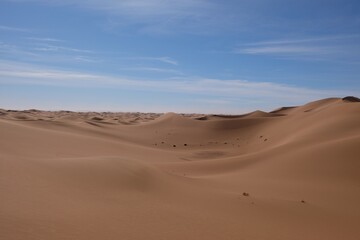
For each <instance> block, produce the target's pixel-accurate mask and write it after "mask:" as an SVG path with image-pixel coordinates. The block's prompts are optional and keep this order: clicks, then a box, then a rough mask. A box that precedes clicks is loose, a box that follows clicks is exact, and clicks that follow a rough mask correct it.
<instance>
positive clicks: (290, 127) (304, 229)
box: [0, 97, 360, 240]
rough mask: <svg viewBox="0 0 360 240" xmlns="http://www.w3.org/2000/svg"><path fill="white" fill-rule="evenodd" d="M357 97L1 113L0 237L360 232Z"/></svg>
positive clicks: (352, 235)
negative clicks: (238, 108)
mask: <svg viewBox="0 0 360 240" xmlns="http://www.w3.org/2000/svg"><path fill="white" fill-rule="evenodd" d="M359 123H360V102H359V99H358V98H356V97H345V98H342V99H341V98H329V99H322V100H319V101H314V102H311V103H308V104H305V105H303V106H296V107H283V108H279V109H276V110H274V111H271V112H263V111H254V112H251V113H248V114H243V115H235V116H231V115H230V116H229V115H204V114H176V113H166V114H155V113H110V112H103V113H96V112H87V113H84V112H82V113H80V112H79V113H78V112H71V111H58V112H49V111H41V110H36V109H31V110H26V111H14V110H4V109H0V129H1V134H0V166H1V167H0V191H1V197H0V239H7V240H15V239H30V240H31V239H47V240H53V239H54V240H56V239H59V240H60V239H61V240H63V239H69V240H71V239H74V240H82V239H84V240H85V239H86V240H92V239H94V240H98V239H139V240H140V239H150V240H151V239H156V240H157V239H209V240H211V239H216V240H218V239H253V240H255V239H277V240H278V239H284V240H287V239H314V240H319V239H326V240H331V239H333V240H335V239H336V240H337V239H348V240H357V239H359V236H360V230H359V228H358V224H359V222H360V207H359V202H360V191H359V183H360V172H359V170H360V161H359V156H360V148H359V146H360V124H359Z"/></svg>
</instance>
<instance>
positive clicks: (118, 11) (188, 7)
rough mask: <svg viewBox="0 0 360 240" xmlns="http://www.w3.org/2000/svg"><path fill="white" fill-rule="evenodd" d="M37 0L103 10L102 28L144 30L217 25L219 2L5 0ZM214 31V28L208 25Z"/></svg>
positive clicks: (182, 29)
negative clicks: (103, 26) (216, 3)
mask: <svg viewBox="0 0 360 240" xmlns="http://www.w3.org/2000/svg"><path fill="white" fill-rule="evenodd" d="M7 1H13V2H38V3H42V4H47V5H53V6H63V5H71V6H72V7H73V6H75V7H78V8H83V9H88V10H92V11H98V12H103V13H105V14H106V15H107V18H108V20H109V23H108V24H106V26H105V28H106V29H109V30H110V29H119V28H120V29H121V28H127V29H128V28H129V27H130V26H134V28H132V30H133V31H138V32H146V33H170V32H171V33H173V32H185V31H186V32H189V31H190V32H192V33H200V32H202V31H204V27H206V26H209V25H212V26H214V25H218V26H219V25H221V24H219V22H220V21H223V18H217V17H215V15H216V14H217V13H218V11H219V9H220V6H218V5H215V4H214V1H212V0H7ZM208 30H209V31H210V32H211V31H214V28H213V27H212V28H208Z"/></svg>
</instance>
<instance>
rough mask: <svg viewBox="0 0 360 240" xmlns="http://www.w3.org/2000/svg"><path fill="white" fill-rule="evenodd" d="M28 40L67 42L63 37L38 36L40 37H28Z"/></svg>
mask: <svg viewBox="0 0 360 240" xmlns="http://www.w3.org/2000/svg"><path fill="white" fill-rule="evenodd" d="M26 39H28V40H33V41H39V42H65V41H64V40H61V39H56V38H38V37H27V38H26Z"/></svg>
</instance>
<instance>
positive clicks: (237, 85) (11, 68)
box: [0, 61, 358, 104]
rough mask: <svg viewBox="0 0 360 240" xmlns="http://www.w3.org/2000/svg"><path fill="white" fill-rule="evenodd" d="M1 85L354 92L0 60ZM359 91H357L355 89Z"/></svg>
mask: <svg viewBox="0 0 360 240" xmlns="http://www.w3.org/2000/svg"><path fill="white" fill-rule="evenodd" d="M0 83H1V84H22V85H24V84H25V85H52V86H68V87H96V88H99V87H101V88H121V89H124V88H125V89H126V88H128V89H133V90H148V91H156V92H179V93H186V94H195V95H205V96H211V97H227V98H229V97H232V98H239V99H253V100H258V101H263V102H279V101H281V102H287V103H288V104H291V103H294V102H305V101H309V100H313V99H314V98H323V97H330V96H338V95H339V94H340V96H343V95H349V94H354V93H355V92H356V91H352V92H349V91H348V90H337V91H333V90H326V89H309V88H303V87H296V86H289V85H283V84H277V83H271V82H251V81H246V80H237V79H236V80H222V79H207V78H191V77H184V78H177V79H167V80H162V81H159V80H143V79H131V78H126V77H118V76H107V75H99V74H92V73H84V72H73V71H59V70H54V69H49V68H43V67H36V66H33V65H26V64H19V63H16V64H14V63H12V62H4V61H3V62H0ZM357 94H358V92H357Z"/></svg>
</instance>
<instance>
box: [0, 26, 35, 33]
mask: <svg viewBox="0 0 360 240" xmlns="http://www.w3.org/2000/svg"><path fill="white" fill-rule="evenodd" d="M0 31H12V32H24V33H26V32H31V30H30V29H26V28H18V27H10V26H4V25H0Z"/></svg>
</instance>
